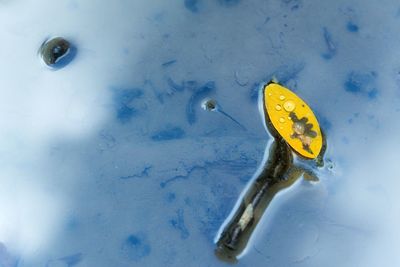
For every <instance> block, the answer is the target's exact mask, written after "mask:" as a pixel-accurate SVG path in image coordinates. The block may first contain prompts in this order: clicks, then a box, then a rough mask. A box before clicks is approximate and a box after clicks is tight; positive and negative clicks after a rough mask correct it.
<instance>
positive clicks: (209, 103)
mask: <svg viewBox="0 0 400 267" xmlns="http://www.w3.org/2000/svg"><path fill="white" fill-rule="evenodd" d="M201 107H202V108H203V109H204V110H207V111H214V110H215V109H216V108H217V101H215V100H214V99H206V100H204V101H203V103H202V104H201Z"/></svg>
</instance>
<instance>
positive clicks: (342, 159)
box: [0, 0, 400, 267]
mask: <svg viewBox="0 0 400 267" xmlns="http://www.w3.org/2000/svg"><path fill="white" fill-rule="evenodd" d="M0 23H1V25H2V26H1V28H0V33H1V40H2V41H1V44H0V59H1V63H0V94H1V96H0V128H1V131H0V157H1V161H0V162H1V167H2V168H1V169H0V184H1V187H0V211H1V216H0V266H4V267H15V266H19V267H28V266H29V267H30V266H32V267H38V266H47V267H55V266H89V267H91V266H98V267H102V266H225V265H226V264H225V263H222V262H220V261H218V259H217V258H216V257H215V256H214V248H215V244H214V239H215V237H216V235H217V233H218V231H219V229H220V226H221V225H222V224H223V222H224V221H225V219H226V218H227V216H228V215H229V214H230V212H231V210H232V208H233V207H234V205H235V203H236V201H237V199H238V197H239V195H240V194H241V192H242V190H243V189H244V188H245V187H246V184H247V183H248V182H249V181H250V179H251V177H252V175H253V173H254V172H255V171H256V170H257V168H258V166H259V164H260V163H261V162H262V159H263V156H264V151H265V150H266V147H267V145H268V144H269V141H270V137H269V135H268V134H267V133H266V131H265V129H264V126H263V121H262V117H261V116H260V113H259V110H258V104H257V97H258V90H259V88H260V85H261V84H262V83H263V82H266V81H268V80H270V79H271V78H272V77H276V78H277V79H278V80H279V81H280V82H282V83H283V84H284V85H286V86H288V87H289V88H291V89H293V90H294V91H295V92H296V93H297V94H298V95H300V96H301V97H302V98H303V99H304V100H306V101H307V103H308V104H309V105H310V106H311V107H312V108H313V109H314V111H315V114H316V115H317V117H318V119H319V120H320V122H321V125H322V127H323V129H324V130H325V132H326V135H327V140H328V150H327V154H326V159H327V160H328V162H329V164H327V165H326V166H328V167H329V168H328V167H325V168H324V169H320V170H315V171H316V172H317V174H318V177H319V178H320V182H319V183H317V184H312V185H310V184H309V183H307V182H302V181H299V182H298V183H296V184H295V185H294V186H293V187H292V188H290V189H289V190H287V191H285V192H282V193H281V194H279V196H278V197H277V198H275V199H274V201H273V202H272V204H271V206H270V207H269V208H268V210H267V211H266V213H265V214H264V217H263V219H262V222H261V223H260V224H259V225H258V227H257V229H256V231H255V233H254V235H253V238H252V239H251V243H250V245H249V247H248V249H247V252H246V254H245V255H244V256H243V257H242V258H241V259H240V260H239V263H238V264H237V265H238V266H307V267H309V266H398V265H400V256H399V254H398V248H399V247H400V231H399V228H398V225H399V224H400V206H399V203H400V194H399V187H400V180H399V177H400V165H399V164H398V159H399V156H398V151H397V148H399V141H400V138H399V135H398V133H399V132H400V123H399V115H400V52H399V51H400V50H399V47H400V28H399V23H400V4H399V3H398V1H394V0H386V1H362V0H350V1H349V0H347V1H344V0H340V1H317V0H314V1H305V0H303V1H302V0H280V1H279V0H276V1H264V0H247V1H244V0H241V1H240V0H235V1H232V0H230V1H228V0H225V1H223V0H176V1H162V0H153V1H126V0H115V1H74V0H69V1H67V0H65V1H57V3H56V2H55V1H50V0H40V1H34V0H25V1H18V0H16V1H9V0H5V1H0ZM54 36H62V37H64V38H66V39H67V40H69V41H70V42H71V43H73V44H74V45H75V46H76V48H77V54H76V56H75V57H74V59H73V60H72V61H71V62H69V64H68V65H67V66H65V67H64V68H62V69H59V70H51V69H48V68H46V67H45V66H44V65H43V64H42V63H41V62H40V57H39V55H38V49H39V47H40V45H41V44H42V43H43V41H44V40H46V39H47V38H49V37H54ZM205 98H212V99H215V100H216V101H217V102H218V103H219V104H220V105H221V106H222V107H223V110H224V112H226V113H227V114H229V115H230V116H232V118H234V120H236V121H237V122H239V123H240V124H241V125H243V126H244V127H245V128H246V129H247V131H244V130H243V129H242V128H241V127H238V125H237V124H236V123H235V122H233V121H232V120H230V119H227V118H226V117H225V116H221V114H219V113H217V112H207V111H204V110H203V109H202V108H201V102H202V100H203V99H205Z"/></svg>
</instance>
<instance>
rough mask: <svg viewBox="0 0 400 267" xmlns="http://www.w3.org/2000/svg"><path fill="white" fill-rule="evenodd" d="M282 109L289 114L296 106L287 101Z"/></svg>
mask: <svg viewBox="0 0 400 267" xmlns="http://www.w3.org/2000/svg"><path fill="white" fill-rule="evenodd" d="M283 108H284V109H285V110H286V111H287V112H291V111H293V110H294V109H295V108H296V104H295V103H294V102H293V101H291V100H289V101H286V102H285V103H284V104H283Z"/></svg>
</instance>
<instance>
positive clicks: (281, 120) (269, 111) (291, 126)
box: [264, 83, 323, 159]
mask: <svg viewBox="0 0 400 267" xmlns="http://www.w3.org/2000/svg"><path fill="white" fill-rule="evenodd" d="M264 108H265V112H266V114H265V116H266V119H267V121H269V122H270V123H271V124H272V126H273V127H274V128H275V130H276V131H277V132H278V134H279V135H280V136H282V138H283V139H284V140H285V141H286V142H287V143H288V144H289V145H290V147H292V148H293V150H295V151H296V152H297V153H298V154H300V155H301V156H303V157H306V158H309V159H314V158H316V157H318V155H319V153H320V151H321V148H322V143H323V140H322V134H321V129H320V127H319V123H318V120H317V118H316V117H315V115H314V113H313V112H312V110H311V108H310V107H309V106H308V105H307V104H306V103H305V102H304V101H303V100H302V99H301V98H300V97H298V96H297V95H296V94H295V93H293V92H292V91H290V90H289V89H287V88H285V87H283V86H282V85H279V84H277V83H270V84H268V85H266V86H265V88H264Z"/></svg>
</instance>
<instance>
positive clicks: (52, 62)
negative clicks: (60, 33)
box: [39, 37, 76, 69]
mask: <svg viewBox="0 0 400 267" xmlns="http://www.w3.org/2000/svg"><path fill="white" fill-rule="evenodd" d="M39 54H40V56H41V58H42V60H43V62H44V63H45V64H46V65H47V66H49V67H52V68H58V69H59V68H62V67H64V66H66V65H67V64H68V63H70V62H71V61H72V59H73V58H74V57H75V54H76V49H75V48H74V47H73V46H72V45H71V43H70V42H68V41H67V40H65V39H64V38H62V37H55V38H51V39H49V40H47V41H45V42H44V43H43V44H42V46H41V47H40V50H39Z"/></svg>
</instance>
